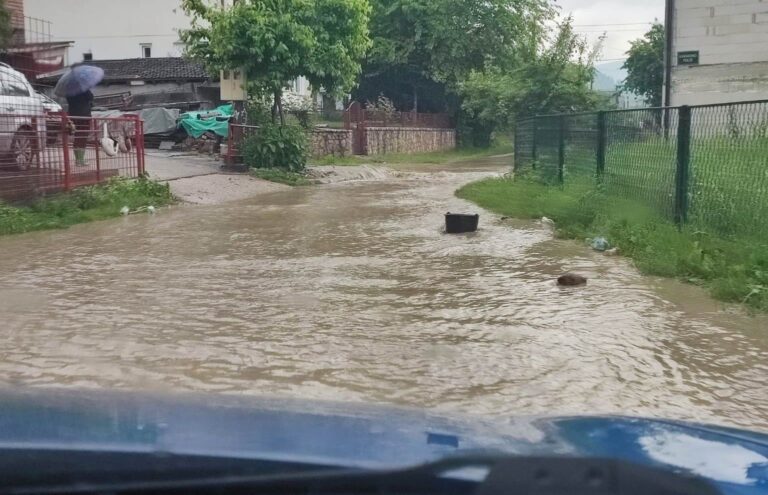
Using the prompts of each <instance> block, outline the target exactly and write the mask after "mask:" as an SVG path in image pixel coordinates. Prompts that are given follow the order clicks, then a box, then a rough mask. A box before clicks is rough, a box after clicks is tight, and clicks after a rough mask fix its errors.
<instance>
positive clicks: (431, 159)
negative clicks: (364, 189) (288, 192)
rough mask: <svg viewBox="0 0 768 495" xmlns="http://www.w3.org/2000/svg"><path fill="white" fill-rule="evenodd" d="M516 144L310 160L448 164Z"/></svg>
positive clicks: (319, 162) (510, 149)
mask: <svg viewBox="0 0 768 495" xmlns="http://www.w3.org/2000/svg"><path fill="white" fill-rule="evenodd" d="M513 151H514V146H513V145H512V144H511V143H510V142H509V141H506V140H505V141H503V142H500V143H498V144H495V145H494V146H491V147H490V148H458V149H455V150H450V151H432V152H426V153H391V154H386V155H370V156H345V157H334V156H325V157H322V158H315V159H313V160H311V161H310V163H311V164H312V165H363V164H371V163H376V164H386V165H399V164H405V165H412V164H415V165H418V164H436V165H439V164H447V163H459V162H466V161H470V160H474V159H478V158H483V157H487V156H494V155H504V154H507V153H512V152H513Z"/></svg>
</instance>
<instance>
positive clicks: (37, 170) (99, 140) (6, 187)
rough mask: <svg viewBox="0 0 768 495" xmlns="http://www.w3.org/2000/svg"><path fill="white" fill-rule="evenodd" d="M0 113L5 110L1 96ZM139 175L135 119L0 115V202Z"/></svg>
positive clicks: (139, 130) (139, 131) (140, 136)
mask: <svg viewBox="0 0 768 495" xmlns="http://www.w3.org/2000/svg"><path fill="white" fill-rule="evenodd" d="M0 110H6V109H5V108H3V102H2V96H0ZM143 172H144V132H143V126H142V122H141V120H140V119H139V117H138V116H136V115H126V116H123V117H110V118H100V117H92V118H91V117H88V118H77V117H69V116H67V114H65V113H63V112H34V113H27V114H24V113H10V112H9V113H0V200H4V201H19V200H25V199H30V198H33V197H36V196H40V195H44V194H49V193H54V192H59V191H66V190H69V189H71V188H73V187H77V186H83V185H90V184H97V183H99V182H102V181H105V180H107V179H109V178H111V177H118V176H120V177H137V176H139V175H141V174H142V173H143Z"/></svg>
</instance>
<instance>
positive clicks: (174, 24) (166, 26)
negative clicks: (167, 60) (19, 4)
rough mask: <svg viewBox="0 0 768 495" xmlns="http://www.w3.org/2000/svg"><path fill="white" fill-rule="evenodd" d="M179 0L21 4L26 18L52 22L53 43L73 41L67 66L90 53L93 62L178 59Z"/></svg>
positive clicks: (185, 22) (184, 21) (183, 19)
mask: <svg viewBox="0 0 768 495" xmlns="http://www.w3.org/2000/svg"><path fill="white" fill-rule="evenodd" d="M180 4H181V2H180V0H131V1H125V0H24V9H25V14H26V15H27V16H30V17H37V18H40V19H46V20H48V21H51V23H52V26H51V31H52V35H53V36H54V39H55V40H69V41H74V46H73V47H72V48H70V49H69V59H68V62H69V63H74V62H80V61H82V60H83V54H84V53H88V52H90V53H92V54H93V59H94V60H109V59H122V58H140V57H142V55H143V54H142V49H141V45H142V44H144V43H146V44H151V46H152V56H153V57H169V56H170V57H177V56H180V55H181V52H182V46H181V44H180V43H179V35H178V30H179V29H185V28H188V27H189V19H188V18H187V16H186V15H185V14H184V12H183V10H182V9H181V7H180Z"/></svg>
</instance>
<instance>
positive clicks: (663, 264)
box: [456, 177, 768, 311]
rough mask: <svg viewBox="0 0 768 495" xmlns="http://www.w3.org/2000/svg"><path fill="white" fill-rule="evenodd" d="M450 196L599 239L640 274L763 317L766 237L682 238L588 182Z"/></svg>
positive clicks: (499, 183)
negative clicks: (670, 280)
mask: <svg viewBox="0 0 768 495" xmlns="http://www.w3.org/2000/svg"><path fill="white" fill-rule="evenodd" d="M456 194H457V196H459V197H461V198H464V199H468V200H470V201H473V202H475V203H477V204H478V205H480V206H482V207H484V208H487V209H489V210H491V211H494V212H496V213H499V214H501V215H507V216H512V217H517V218H541V217H542V216H546V217H549V218H552V219H553V220H554V221H555V224H556V227H557V233H558V235H559V236H561V237H564V238H572V239H584V238H588V237H595V236H605V237H606V238H607V239H608V240H609V242H610V243H611V244H612V245H614V246H618V247H619V249H620V250H621V253H622V254H623V255H625V256H628V257H629V258H631V259H632V260H633V261H634V263H635V265H636V266H637V268H638V269H639V270H640V271H641V272H643V273H646V274H650V275H659V276H664V277H674V278H678V279H681V280H684V281H687V282H690V283H694V284H697V285H702V286H704V287H706V288H707V289H708V290H709V291H710V293H711V294H712V295H713V296H714V297H715V298H717V299H720V300H722V301H727V302H736V303H743V304H745V305H747V306H748V307H750V308H753V309H756V310H759V311H768V240H767V239H766V236H765V234H764V233H763V234H757V235H755V234H742V235H740V236H738V237H736V236H729V237H723V236H720V235H718V234H717V233H715V232H714V231H711V230H710V231H704V230H701V229H698V228H697V229H694V228H687V229H684V230H683V231H682V232H681V231H678V229H677V228H676V226H675V225H674V224H672V223H671V222H670V221H668V220H666V219H665V218H664V217H662V216H661V215H660V214H659V213H658V212H657V210H656V209H655V208H652V207H649V206H648V205H646V204H645V203H643V202H640V201H637V200H634V199H627V198H620V197H618V196H609V195H606V194H605V193H603V192H598V191H597V190H596V189H595V188H594V187H593V185H592V184H591V182H590V181H587V180H585V181H572V183H571V184H568V185H566V186H565V187H553V186H547V185H545V184H542V183H541V182H539V181H537V180H533V179H530V178H525V177H521V178H518V179H512V178H495V179H487V180H483V181H480V182H475V183H472V184H469V185H467V186H464V187H462V188H461V189H459V190H458V191H457V193H456Z"/></svg>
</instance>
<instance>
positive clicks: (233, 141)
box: [224, 124, 259, 165]
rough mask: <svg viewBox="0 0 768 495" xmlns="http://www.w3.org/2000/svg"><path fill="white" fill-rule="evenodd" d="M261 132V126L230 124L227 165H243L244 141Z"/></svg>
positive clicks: (225, 157) (225, 158)
mask: <svg viewBox="0 0 768 495" xmlns="http://www.w3.org/2000/svg"><path fill="white" fill-rule="evenodd" d="M258 131H259V126H256V125H244V124H229V136H227V152H226V154H225V155H224V161H225V163H226V164H227V165H235V164H238V163H242V161H243V155H242V153H240V147H241V145H242V143H243V140H244V139H245V138H246V137H248V136H252V135H253V134H255V133H257V132H258Z"/></svg>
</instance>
